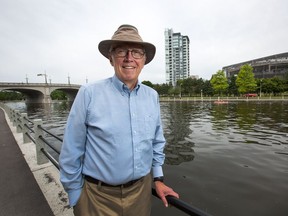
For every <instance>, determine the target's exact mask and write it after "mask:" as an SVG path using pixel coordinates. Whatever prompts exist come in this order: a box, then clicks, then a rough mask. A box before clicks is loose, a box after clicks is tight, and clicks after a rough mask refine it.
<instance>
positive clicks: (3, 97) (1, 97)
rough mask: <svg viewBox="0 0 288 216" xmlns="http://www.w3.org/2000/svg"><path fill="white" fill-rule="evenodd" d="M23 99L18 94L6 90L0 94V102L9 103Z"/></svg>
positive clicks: (22, 96)
mask: <svg viewBox="0 0 288 216" xmlns="http://www.w3.org/2000/svg"><path fill="white" fill-rule="evenodd" d="M24 99H25V96H24V95H23V94H22V93H20V92H16V91H7V90H4V91H1V92H0V100H7V101H11V100H24Z"/></svg>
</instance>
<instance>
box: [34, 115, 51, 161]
mask: <svg viewBox="0 0 288 216" xmlns="http://www.w3.org/2000/svg"><path fill="white" fill-rule="evenodd" d="M33 122H34V132H35V145H36V156H37V164H38V165H41V164H44V163H47V162H48V161H49V160H48V158H47V157H46V156H45V155H44V154H43V152H42V151H41V149H45V143H44V142H43V141H42V140H41V137H43V134H44V133H43V131H42V130H41V129H40V128H39V126H41V125H42V120H41V119H35V120H34V121H33Z"/></svg>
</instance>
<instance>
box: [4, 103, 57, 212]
mask: <svg viewBox="0 0 288 216" xmlns="http://www.w3.org/2000/svg"><path fill="white" fill-rule="evenodd" d="M40 215H41V216H53V215H54V214H53V213H52V210H51V208H50V206H49V205H48V203H47V201H46V199H45V197H44V195H43V193H42V191H41V189H40V187H39V185H38V184H37V182H36V180H35V178H34V176H33V174H32V172H31V170H30V168H29V166H28V164H27V163H26V160H25V158H24V157H23V155H22V152H21V150H20V148H19V146H18V144H17V142H16V140H15V138H14V136H13V134H12V132H11V130H10V128H9V126H8V124H7V122H6V119H5V114H4V111H3V110H2V109H0V216H40Z"/></svg>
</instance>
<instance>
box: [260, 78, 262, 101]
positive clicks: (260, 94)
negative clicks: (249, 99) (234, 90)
mask: <svg viewBox="0 0 288 216" xmlns="http://www.w3.org/2000/svg"><path fill="white" fill-rule="evenodd" d="M261 94H262V79H260V97H261Z"/></svg>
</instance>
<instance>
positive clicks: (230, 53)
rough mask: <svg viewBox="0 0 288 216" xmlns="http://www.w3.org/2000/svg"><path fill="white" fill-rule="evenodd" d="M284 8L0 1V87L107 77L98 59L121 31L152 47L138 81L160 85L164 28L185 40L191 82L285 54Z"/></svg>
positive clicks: (275, 4)
mask: <svg viewBox="0 0 288 216" xmlns="http://www.w3.org/2000/svg"><path fill="white" fill-rule="evenodd" d="M287 8H288V2H287V1H286V0H274V1H272V0H261V1H260V0H249V1H248V0H242V1H230V0H219V1H213V0H201V1H199V0H178V1H175V0H165V1H164V0H158V1H153V0H147V1H140V2H137V4H136V3H135V1H131V0H127V1H125V2H121V1H112V0H106V1H93V0H81V1H80V0H61V1H59V0H25V1H20V0H9V1H4V0H0V56H1V58H0V81H2V82H3V81H5V82H24V81H25V77H26V75H27V77H28V79H29V82H43V77H37V76H36V75H37V74H38V73H43V72H44V71H46V73H47V75H48V79H51V81H52V82H57V83H67V82H68V81H67V79H68V76H70V79H71V82H72V83H78V84H82V83H84V82H85V81H86V79H88V80H89V81H92V80H97V79H102V78H105V77H108V76H111V75H112V74H113V68H112V67H111V66H110V64H109V62H108V60H107V59H105V58H104V57H103V56H101V54H100V53H99V52H98V47H97V46H98V43H99V42H100V41H101V40H104V39H109V38H111V36H112V34H113V33H114V31H115V30H116V29H117V27H118V26H119V25H121V24H123V23H129V24H132V25H135V26H136V27H137V28H138V29H139V31H140V34H141V36H142V37H143V39H144V40H145V41H149V42H151V43H153V44H155V45H156V47H157V53H156V57H155V59H154V60H153V61H152V62H151V63H150V64H149V65H147V66H146V67H145V68H144V70H143V71H142V74H141V77H140V79H141V80H150V81H151V82H153V83H164V82H165V47H164V46H165V38H164V30H165V28H173V30H174V32H180V33H181V34H182V35H187V36H188V37H189V38H190V60H191V62H190V65H191V74H193V75H199V77H202V78H204V79H210V78H211V75H212V74H213V73H216V72H217V70H219V69H222V67H224V66H227V65H230V64H234V63H239V62H242V61H247V60H251V59H253V58H260V57H264V56H268V55H273V54H277V53H282V52H287V48H288V41H287V39H286V38H285V37H286V35H287V33H288V29H287V28H286V25H287V23H288V14H287V12H286V9H287Z"/></svg>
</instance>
